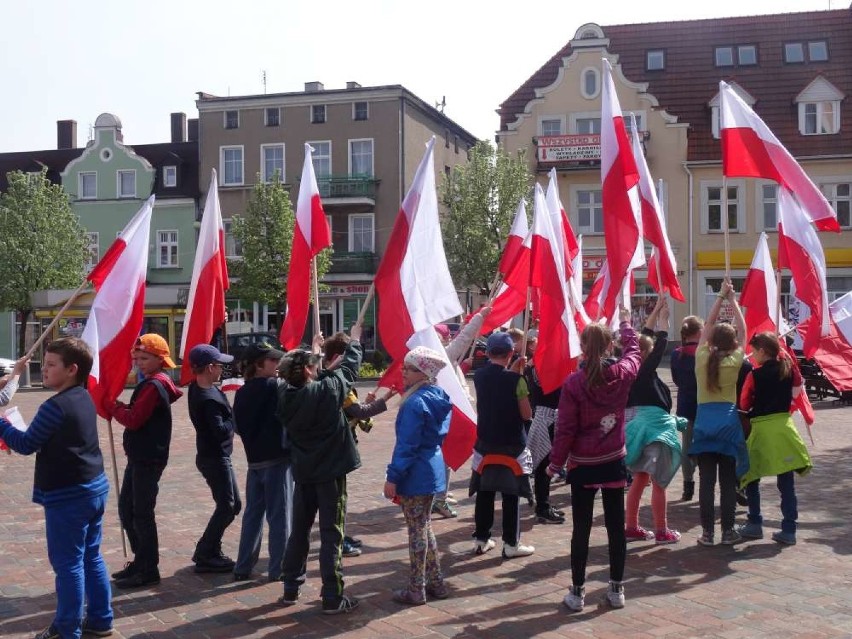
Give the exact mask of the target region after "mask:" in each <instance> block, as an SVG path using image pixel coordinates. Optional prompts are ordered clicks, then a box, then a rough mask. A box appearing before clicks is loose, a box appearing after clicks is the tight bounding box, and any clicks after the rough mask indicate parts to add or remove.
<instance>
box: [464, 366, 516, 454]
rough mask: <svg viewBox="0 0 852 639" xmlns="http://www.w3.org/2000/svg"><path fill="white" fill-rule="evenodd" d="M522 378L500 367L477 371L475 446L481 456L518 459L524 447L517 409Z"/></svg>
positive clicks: (489, 367)
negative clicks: (495, 454)
mask: <svg viewBox="0 0 852 639" xmlns="http://www.w3.org/2000/svg"><path fill="white" fill-rule="evenodd" d="M521 379H522V377H521V376H520V375H519V374H518V373H515V372H513V371H510V370H508V369H506V368H505V367H503V366H501V365H499V364H492V363H490V362H489V363H488V364H486V365H485V366H484V367H483V368H480V369H479V370H478V371H476V374H475V375H474V376H473V384H474V386H475V387H476V445H475V446H474V448H476V450H478V451H479V452H481V453H491V452H497V451H500V452H506V453H508V454H512V455H518V454H520V452H521V451H523V449H524V447H525V446H526V444H527V437H526V432H525V430H524V421H523V420H522V419H521V410H520V407H519V406H518V394H517V391H518V382H520V381H521Z"/></svg>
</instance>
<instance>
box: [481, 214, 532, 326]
mask: <svg viewBox="0 0 852 639" xmlns="http://www.w3.org/2000/svg"><path fill="white" fill-rule="evenodd" d="M524 223H526V211H525V212H524ZM531 246H532V233H530V232H529V231H527V234H526V236H525V237H524V238H523V241H522V242H521V244H520V246H519V248H518V251H517V253H516V254H515V259H514V261H513V262H512V265H511V266H510V267H509V269H508V270H507V271H505V272H504V274H503V281H502V282H501V283H500V288H498V289H497V295H496V296H495V297H494V300H493V301H492V302H491V314H490V315H489V316H488V317H486V318H485V320H484V321H483V322H482V328H481V329H479V334H480V335H485V334H487V333H490V332H491V331H493V330H494V329H496V328H498V327H500V326H503V325H504V324H505V323H506V322H508V321H510V320H511V319H512V318H513V317H515V316H517V315H518V314H519V313H522V312H523V310H524V306H526V303H527V289H528V288H529V285H530V248H531ZM507 247H508V244H507Z"/></svg>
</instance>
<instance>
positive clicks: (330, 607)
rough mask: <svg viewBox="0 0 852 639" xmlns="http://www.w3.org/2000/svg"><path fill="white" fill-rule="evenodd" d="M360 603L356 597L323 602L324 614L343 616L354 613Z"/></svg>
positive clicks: (340, 597) (346, 596) (342, 597)
mask: <svg viewBox="0 0 852 639" xmlns="http://www.w3.org/2000/svg"><path fill="white" fill-rule="evenodd" d="M359 604H360V602H359V601H358V600H357V599H355V597H349V596H348V595H341V596H339V597H335V598H334V599H323V600H322V614H324V615H342V614H345V613H347V612H352V611H353V610H355V608H357V607H358V605H359Z"/></svg>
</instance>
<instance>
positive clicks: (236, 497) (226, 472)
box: [188, 344, 242, 572]
mask: <svg viewBox="0 0 852 639" xmlns="http://www.w3.org/2000/svg"><path fill="white" fill-rule="evenodd" d="M232 361H234V358H233V356H231V355H225V354H224V353H220V352H219V349H218V348H216V347H215V346H210V345H209V344H199V345H198V346H193V348H192V350H191V351H189V363H190V365H191V366H192V372H193V374H194V375H195V380H194V381H193V382H192V383H190V385H189V394H188V395H189V401H188V405H189V406H188V407H189V419H190V420H191V421H192V425H193V426H194V427H195V446H196V451H197V455H196V457H195V466H196V467H197V468H198V470H199V471H200V472H201V474H202V475H203V476H204V479H205V480H206V481H207V485H208V486H210V491H211V492H212V494H213V501H214V502H216V509H215V510H214V511H213V514H212V515H211V517H210V521H209V522H208V523H207V528H205V530H204V534H203V535H202V536H201V539H199V540H198V544H197V545H196V546H195V553H193V555H192V561H194V562H195V572H231V571H232V570H233V569H234V560H233V559H231V558H230V557H228V556H226V555H225V554H223V553H222V536H223V535H224V534H225V529H226V528H227V527H228V526H230V525H231V522H232V521H234V518H235V517H236V516H237V515H238V514H239V512H240V509H241V508H242V503H241V502H240V493H239V489H238V488H237V478H236V475H234V468H233V466H232V465H231V453H232V452H233V450H234V417H233V413H232V412H231V405H230V404H229V403H228V398H227V397H225V393H223V392H222V391H221V390H219V389H218V388H216V387H215V386H214V384H215V383H216V382H218V381H219V379H220V378H221V377H222V364H229V363H230V362H232Z"/></svg>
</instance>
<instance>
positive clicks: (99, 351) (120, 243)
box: [82, 195, 154, 419]
mask: <svg viewBox="0 0 852 639" xmlns="http://www.w3.org/2000/svg"><path fill="white" fill-rule="evenodd" d="M153 209H154V196H153V195H152V196H151V197H149V198H148V199H147V200H146V202H145V204H143V205H142V208H141V209H139V211H138V212H137V213H136V215H134V216H133V218H132V219H131V220H130V222H129V223H128V224H127V226H126V227H124V230H123V231H122V232H121V233H120V234H119V236H118V237H117V238H116V240H115V242H113V243H112V246H110V247H109V250H108V251H107V252H106V253H105V254H104V257H103V259H102V260H101V261H100V262H98V264H97V266H95V268H94V269H93V270H92V272H91V273H89V275H88V278H87V279H88V280H89V281H90V282H92V284H93V285H94V287H95V290H96V291H97V294H96V295H95V299H94V301H93V302H92V309H91V310H90V311H89V318H88V319H87V320H86V328H85V329H84V330H83V335H82V338H83V341H84V342H86V343H87V344H88V345H89V347H90V348H91V349H92V356H93V362H92V372H91V373H90V374H89V384H88V388H89V394H90V395H91V396H92V400H93V401H94V402H95V408H96V409H97V411H98V415H100V416H101V417H103V418H104V419H109V418H110V412H109V411H108V408H110V407H112V404H113V402H114V401H115V400H116V399H117V398H118V396H119V395H120V394H121V392H122V391H123V390H124V383H125V381H126V380H127V374H128V373H129V372H130V367H131V366H132V363H133V357H132V351H133V345H134V343H135V342H136V338H137V337H139V333H140V332H141V330H142V317H143V315H144V311H145V276H146V274H147V271H148V251H149V249H148V240H149V237H150V234H151V212H152V211H153Z"/></svg>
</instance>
